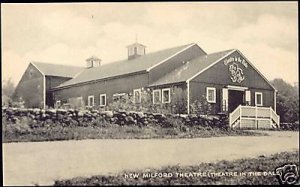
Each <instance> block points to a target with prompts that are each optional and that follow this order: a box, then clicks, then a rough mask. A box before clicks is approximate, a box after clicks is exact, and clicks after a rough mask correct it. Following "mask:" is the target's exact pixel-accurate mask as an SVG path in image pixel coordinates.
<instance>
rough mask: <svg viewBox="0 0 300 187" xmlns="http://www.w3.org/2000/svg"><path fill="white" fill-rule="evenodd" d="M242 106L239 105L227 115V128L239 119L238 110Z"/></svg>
mask: <svg viewBox="0 0 300 187" xmlns="http://www.w3.org/2000/svg"><path fill="white" fill-rule="evenodd" d="M241 106H242V105H239V106H238V107H237V108H236V109H235V110H234V111H233V112H231V113H230V114H229V126H230V127H231V126H232V125H233V123H234V122H235V121H236V120H238V119H239V118H240V108H241ZM237 114H238V115H237Z"/></svg>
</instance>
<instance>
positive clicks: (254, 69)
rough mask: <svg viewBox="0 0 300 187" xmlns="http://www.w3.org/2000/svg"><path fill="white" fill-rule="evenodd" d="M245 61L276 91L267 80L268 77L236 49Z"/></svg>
mask: <svg viewBox="0 0 300 187" xmlns="http://www.w3.org/2000/svg"><path fill="white" fill-rule="evenodd" d="M236 51H237V52H238V53H239V54H240V55H241V56H242V57H243V58H244V59H245V60H246V61H247V62H248V64H250V65H251V67H252V68H253V69H254V70H255V71H256V72H258V74H259V75H260V76H261V77H262V78H263V79H264V80H265V81H266V82H267V83H268V84H269V85H270V86H271V87H272V88H273V89H274V90H276V91H277V89H276V88H275V87H274V86H273V85H272V84H271V83H270V81H268V79H267V78H266V77H265V76H264V75H263V74H262V73H261V72H260V71H259V70H258V69H256V67H255V66H254V65H253V64H252V63H251V62H250V61H249V60H248V59H247V58H246V57H245V56H244V55H243V53H242V52H240V51H239V50H238V49H237V50H236Z"/></svg>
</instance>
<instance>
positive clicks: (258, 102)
mask: <svg viewBox="0 0 300 187" xmlns="http://www.w3.org/2000/svg"><path fill="white" fill-rule="evenodd" d="M255 106H263V94H262V93H261V92H255Z"/></svg>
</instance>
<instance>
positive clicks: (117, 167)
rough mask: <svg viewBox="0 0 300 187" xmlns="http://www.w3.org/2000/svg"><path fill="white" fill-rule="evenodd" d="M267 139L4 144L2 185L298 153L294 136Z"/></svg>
mask: <svg viewBox="0 0 300 187" xmlns="http://www.w3.org/2000/svg"><path fill="white" fill-rule="evenodd" d="M268 133H269V134H270V136H249V137H247V136H243V137H241V136H240V137H233V136H232V137H214V138H195V139H152V140H137V139H133V140H128V139H127V140H111V139H110V140H108V139H107V140H80V141H55V142H29V143H5V144H3V163H4V174H3V175H4V179H3V184H4V185H33V184H39V185H51V184H53V182H54V180H55V179H67V178H73V177H77V176H90V175H97V174H108V173H115V172H119V171H122V170H124V169H126V170H127V169H130V170H134V169H141V168H148V167H155V168H160V167H162V166H166V165H176V164H180V165H194V164H198V163H201V162H215V161H217V160H222V159H225V160H233V159H237V158H244V157H256V156H259V155H262V154H264V155H270V154H273V153H277V152H281V151H292V150H297V149H299V133H298V132H274V131H273V132H271V131H270V132H268Z"/></svg>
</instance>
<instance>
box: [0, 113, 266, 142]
mask: <svg viewBox="0 0 300 187" xmlns="http://www.w3.org/2000/svg"><path fill="white" fill-rule="evenodd" d="M255 135H259V136H260V135H266V133H259V132H255V131H242V130H234V129H227V130H226V129H220V128H217V127H214V128H213V127H209V126H200V125H199V126H185V125H174V126H173V127H162V126H159V125H155V124H150V125H148V126H143V127H139V126H136V125H125V126H120V125H117V124H107V123H100V122H99V123H94V124H85V125H84V126H83V125H81V126H78V125H76V126H66V125H63V124H57V123H56V124H55V123H49V124H43V125H41V124H31V122H30V121H26V120H23V121H20V122H18V123H16V124H14V123H11V122H7V121H6V120H3V119H2V141H3V143H9V142H32V141H56V140H81V139H128V138H134V139H150V138H196V137H217V136H255Z"/></svg>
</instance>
